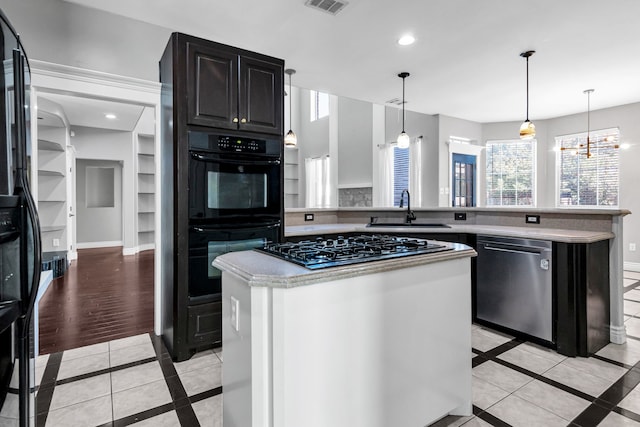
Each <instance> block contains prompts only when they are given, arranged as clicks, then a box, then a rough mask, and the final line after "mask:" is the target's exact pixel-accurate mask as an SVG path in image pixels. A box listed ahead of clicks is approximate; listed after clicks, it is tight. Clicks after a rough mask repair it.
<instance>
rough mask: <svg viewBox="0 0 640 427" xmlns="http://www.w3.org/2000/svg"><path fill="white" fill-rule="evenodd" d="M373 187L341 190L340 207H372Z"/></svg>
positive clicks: (339, 192)
mask: <svg viewBox="0 0 640 427" xmlns="http://www.w3.org/2000/svg"><path fill="white" fill-rule="evenodd" d="M372 195H373V188H372V187H358V188H339V189H338V206H339V207H341V208H355V207H371V206H372V197H373V196H372Z"/></svg>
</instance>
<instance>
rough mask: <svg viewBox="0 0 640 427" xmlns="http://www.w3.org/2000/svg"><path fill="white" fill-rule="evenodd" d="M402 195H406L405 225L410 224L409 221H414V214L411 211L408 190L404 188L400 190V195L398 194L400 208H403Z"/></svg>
mask: <svg viewBox="0 0 640 427" xmlns="http://www.w3.org/2000/svg"><path fill="white" fill-rule="evenodd" d="M404 193H407V219H406V221H405V222H406V223H407V224H411V221H413V220H414V219H416V214H414V213H413V211H412V210H411V195H410V194H409V190H407V189H406V188H405V189H404V190H402V193H400V207H401V208H402V207H404Z"/></svg>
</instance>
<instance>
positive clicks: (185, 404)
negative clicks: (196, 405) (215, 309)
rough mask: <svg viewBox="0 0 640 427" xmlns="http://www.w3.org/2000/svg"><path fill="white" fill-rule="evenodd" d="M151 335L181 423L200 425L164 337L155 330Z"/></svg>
mask: <svg viewBox="0 0 640 427" xmlns="http://www.w3.org/2000/svg"><path fill="white" fill-rule="evenodd" d="M149 336H150V337H151V341H152V343H153V348H154V351H155V352H156V356H157V357H158V362H160V368H161V369H162V375H164V380H165V382H166V383H167V387H168V388H169V393H170V394H171V398H172V400H173V401H174V404H172V406H173V407H174V408H175V410H176V414H177V415H178V419H179V420H180V425H183V426H199V425H200V423H199V421H198V417H196V413H195V412H194V410H193V407H192V406H191V402H190V401H189V396H188V395H187V391H186V390H185V388H184V386H183V385H182V381H180V376H179V375H178V372H177V371H176V367H175V366H174V364H173V360H171V358H167V357H166V355H167V354H168V352H167V349H166V347H165V346H164V343H163V342H162V338H161V337H159V336H157V335H155V334H154V333H153V332H150V333H149ZM165 353H167V354H165Z"/></svg>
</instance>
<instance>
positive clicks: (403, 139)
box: [396, 71, 411, 148]
mask: <svg viewBox="0 0 640 427" xmlns="http://www.w3.org/2000/svg"><path fill="white" fill-rule="evenodd" d="M398 77H400V78H401V79H402V132H401V133H400V135H398V139H397V140H396V142H397V143H398V148H409V142H411V139H410V138H409V135H407V133H406V132H405V131H404V102H405V101H404V79H406V78H407V77H409V73H407V72H406V71H404V72H402V73H400V74H398Z"/></svg>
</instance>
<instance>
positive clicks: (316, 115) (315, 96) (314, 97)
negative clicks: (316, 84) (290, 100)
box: [309, 90, 329, 122]
mask: <svg viewBox="0 0 640 427" xmlns="http://www.w3.org/2000/svg"><path fill="white" fill-rule="evenodd" d="M309 99H310V102H311V105H310V106H309V107H310V108H309V111H310V112H311V117H310V121H312V122H315V121H316V120H318V119H321V118H323V117H326V116H328V115H329V94H328V93H323V92H317V91H315V90H310V91H309Z"/></svg>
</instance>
